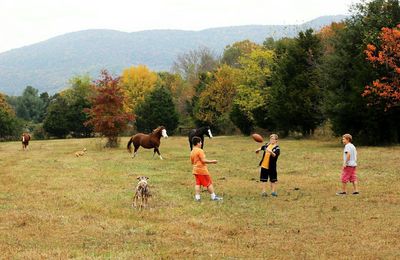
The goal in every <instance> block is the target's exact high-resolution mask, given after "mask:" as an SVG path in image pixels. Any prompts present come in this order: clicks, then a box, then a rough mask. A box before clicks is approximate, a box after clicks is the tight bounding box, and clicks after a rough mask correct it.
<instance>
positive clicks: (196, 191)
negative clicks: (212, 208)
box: [194, 184, 200, 195]
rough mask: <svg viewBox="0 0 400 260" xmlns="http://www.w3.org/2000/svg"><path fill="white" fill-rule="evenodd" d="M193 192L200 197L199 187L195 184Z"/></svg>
mask: <svg viewBox="0 0 400 260" xmlns="http://www.w3.org/2000/svg"><path fill="white" fill-rule="evenodd" d="M194 192H195V194H196V195H200V185H197V184H196V185H195V186H194Z"/></svg>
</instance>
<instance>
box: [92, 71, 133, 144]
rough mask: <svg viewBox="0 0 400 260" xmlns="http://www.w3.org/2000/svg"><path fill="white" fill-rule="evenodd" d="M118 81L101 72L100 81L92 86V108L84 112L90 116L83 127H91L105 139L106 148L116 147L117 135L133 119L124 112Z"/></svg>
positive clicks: (117, 78) (121, 92) (105, 72)
mask: <svg viewBox="0 0 400 260" xmlns="http://www.w3.org/2000/svg"><path fill="white" fill-rule="evenodd" d="M119 79H120V78H119V77H115V78H113V77H112V76H111V75H110V74H109V73H108V72H107V71H106V70H103V71H101V75H100V79H99V80H96V81H95V82H94V84H93V88H94V93H95V94H94V96H93V97H91V102H92V104H93V106H92V108H90V109H86V110H85V111H86V112H87V113H88V114H89V116H90V119H89V120H88V121H86V122H85V125H91V126H93V127H94V130H95V131H96V132H98V133H100V134H101V135H102V136H105V137H107V144H106V147H117V146H118V135H119V134H120V133H121V132H122V131H124V130H125V129H126V127H127V124H128V122H129V121H131V120H133V119H134V115H132V114H129V113H126V112H124V109H123V104H124V94H123V91H122V89H121V88H120V86H119Z"/></svg>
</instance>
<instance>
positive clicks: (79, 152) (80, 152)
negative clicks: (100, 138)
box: [75, 148, 86, 157]
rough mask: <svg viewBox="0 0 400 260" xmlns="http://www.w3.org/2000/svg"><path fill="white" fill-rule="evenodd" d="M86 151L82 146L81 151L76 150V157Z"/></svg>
mask: <svg viewBox="0 0 400 260" xmlns="http://www.w3.org/2000/svg"><path fill="white" fill-rule="evenodd" d="M85 153H86V148H83V150H82V151H78V152H76V153H75V156H76V157H79V156H83V155H84V154H85Z"/></svg>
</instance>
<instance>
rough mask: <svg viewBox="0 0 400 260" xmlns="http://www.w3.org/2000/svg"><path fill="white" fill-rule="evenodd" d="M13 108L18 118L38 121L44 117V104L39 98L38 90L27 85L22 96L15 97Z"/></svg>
mask: <svg viewBox="0 0 400 260" xmlns="http://www.w3.org/2000/svg"><path fill="white" fill-rule="evenodd" d="M15 110H16V113H17V116H18V117H19V118H22V119H24V120H27V121H33V122H35V123H39V122H41V120H43V118H44V113H45V111H46V104H45V103H44V101H43V100H42V99H41V98H40V96H39V90H37V89H35V88H33V87H31V86H27V87H26V88H25V90H24V92H23V93H22V96H20V97H18V98H17V102H16V108H15Z"/></svg>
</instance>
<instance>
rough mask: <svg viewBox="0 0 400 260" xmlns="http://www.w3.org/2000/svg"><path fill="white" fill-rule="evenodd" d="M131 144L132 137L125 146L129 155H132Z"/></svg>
mask: <svg viewBox="0 0 400 260" xmlns="http://www.w3.org/2000/svg"><path fill="white" fill-rule="evenodd" d="M132 143H133V137H131V139H129V142H128V145H127V146H126V148H127V149H128V152H129V153H132V147H131V144H132Z"/></svg>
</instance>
